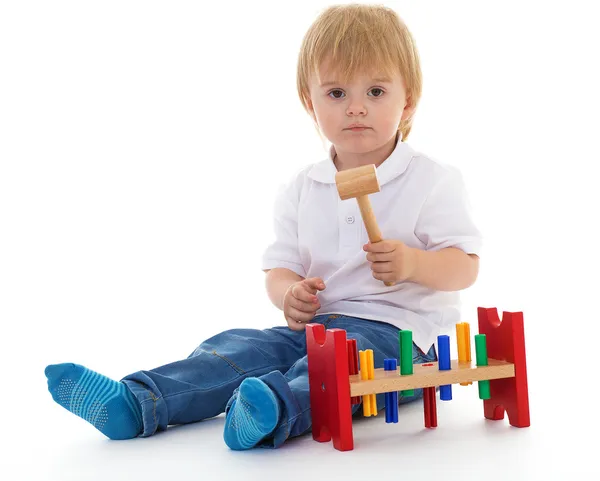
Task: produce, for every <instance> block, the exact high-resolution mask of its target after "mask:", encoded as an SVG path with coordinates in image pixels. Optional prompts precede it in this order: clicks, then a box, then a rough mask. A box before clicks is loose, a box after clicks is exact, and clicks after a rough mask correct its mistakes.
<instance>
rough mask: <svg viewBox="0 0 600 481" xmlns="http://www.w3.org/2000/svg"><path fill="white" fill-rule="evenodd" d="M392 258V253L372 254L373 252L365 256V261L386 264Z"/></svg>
mask: <svg viewBox="0 0 600 481" xmlns="http://www.w3.org/2000/svg"><path fill="white" fill-rule="evenodd" d="M391 258H392V253H391V252H384V253H377V254H376V253H374V252H369V253H368V254H367V260H368V261H369V262H386V261H390V260H391Z"/></svg>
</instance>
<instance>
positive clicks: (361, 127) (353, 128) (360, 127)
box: [344, 125, 371, 132]
mask: <svg viewBox="0 0 600 481" xmlns="http://www.w3.org/2000/svg"><path fill="white" fill-rule="evenodd" d="M370 128H371V127H367V126H365V125H351V126H350V127H348V128H346V129H344V130H350V131H352V132H362V131H363V130H369V129H370Z"/></svg>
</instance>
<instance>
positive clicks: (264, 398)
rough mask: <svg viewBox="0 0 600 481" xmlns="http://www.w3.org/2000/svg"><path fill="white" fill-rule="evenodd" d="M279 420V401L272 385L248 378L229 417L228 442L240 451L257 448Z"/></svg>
mask: <svg viewBox="0 0 600 481" xmlns="http://www.w3.org/2000/svg"><path fill="white" fill-rule="evenodd" d="M278 421H279V404H278V402H277V398H276V397H275V394H273V391H271V388H270V387H269V386H267V385H266V384H265V383H264V382H263V381H261V380H260V379H258V378H255V377H249V378H246V379H244V380H243V381H242V384H240V387H239V390H238V392H237V393H236V398H235V400H234V401H233V402H232V404H231V406H230V408H229V411H228V412H227V415H226V417H225V431H224V433H223V438H224V439H225V444H227V446H229V447H230V448H231V449H234V450H236V451H240V450H243V449H250V448H253V447H254V446H256V445H257V444H258V443H259V442H260V441H261V440H263V439H264V438H265V437H267V436H268V435H269V434H271V433H272V432H273V430H274V429H275V427H276V426H277V423H278Z"/></svg>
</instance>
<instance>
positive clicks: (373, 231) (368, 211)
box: [356, 195, 394, 286]
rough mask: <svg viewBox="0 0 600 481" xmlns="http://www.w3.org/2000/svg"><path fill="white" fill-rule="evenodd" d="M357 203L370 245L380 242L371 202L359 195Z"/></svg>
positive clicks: (381, 238) (367, 197)
mask: <svg viewBox="0 0 600 481" xmlns="http://www.w3.org/2000/svg"><path fill="white" fill-rule="evenodd" d="M356 201H357V202H358V208H359V209H360V215H361V216H362V219H363V222H364V224H365V227H366V229H367V234H368V236H369V241H370V242H371V243H375V242H381V241H382V240H383V237H382V236H381V231H380V230H379V226H378V225H377V220H376V219H375V214H374V213H373V209H372V208H371V201H369V196H368V195H359V196H358V197H357V198H356ZM384 284H385V285H386V286H393V285H394V283H393V282H388V281H386V282H384Z"/></svg>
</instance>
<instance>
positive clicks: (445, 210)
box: [415, 166, 483, 255]
mask: <svg viewBox="0 0 600 481" xmlns="http://www.w3.org/2000/svg"><path fill="white" fill-rule="evenodd" d="M415 235H416V236H417V237H418V238H419V239H420V240H421V242H423V243H424V244H425V245H426V248H425V249H426V250H431V251H438V250H441V249H444V248H446V247H456V248H458V249H461V250H463V251H464V252H466V253H467V254H476V255H480V252H481V249H482V244H483V239H482V235H481V232H480V231H479V229H478V228H477V226H476V225H475V222H474V220H473V216H472V209H471V204H470V200H469V197H468V193H467V189H466V186H465V184H464V181H463V178H462V175H461V173H460V171H459V170H458V169H456V168H455V167H452V166H446V167H445V173H444V174H443V175H442V177H441V178H440V180H439V181H438V182H437V183H436V184H434V186H433V188H432V190H431V192H430V193H429V196H428V197H427V199H426V201H425V203H424V204H423V207H422V209H421V212H420V214H419V218H418V220H417V225H416V228H415Z"/></svg>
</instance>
